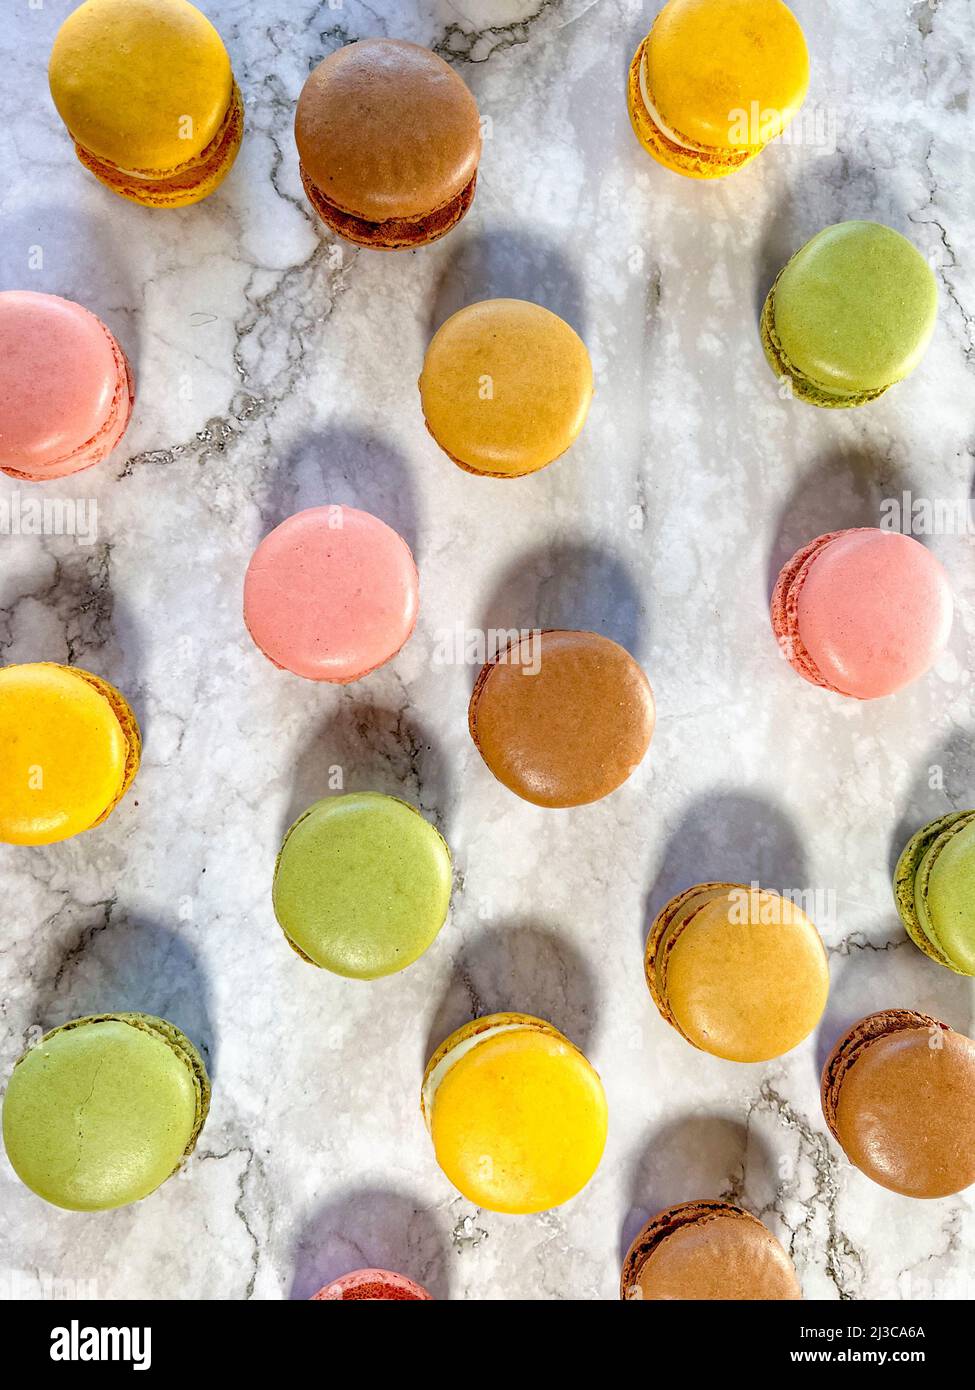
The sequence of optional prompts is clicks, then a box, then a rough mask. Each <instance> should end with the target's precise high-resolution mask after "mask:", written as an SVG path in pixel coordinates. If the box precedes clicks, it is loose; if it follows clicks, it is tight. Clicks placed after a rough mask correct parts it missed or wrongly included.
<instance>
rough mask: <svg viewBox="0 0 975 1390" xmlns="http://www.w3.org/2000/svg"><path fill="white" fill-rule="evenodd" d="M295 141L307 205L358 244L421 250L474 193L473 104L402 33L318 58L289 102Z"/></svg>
mask: <svg viewBox="0 0 975 1390" xmlns="http://www.w3.org/2000/svg"><path fill="white" fill-rule="evenodd" d="M295 142H296V143H297V146H298V157H299V160H300V164H301V180H302V183H303V185H304V189H305V192H306V194H307V195H308V199H309V201H310V202H311V204H312V206H313V207H314V209H315V211H316V212H317V213H318V215H319V217H321V219H322V221H323V222H325V223H326V224H327V225H328V226H329V227H331V229H332V230H333V231H335V232H338V233H339V235H340V236H343V237H345V239H346V240H347V241H352V242H356V243H357V244H358V245H361V246H371V247H373V248H375V249H377V250H381V251H392V250H397V249H408V248H411V247H417V246H425V245H427V243H429V242H431V241H436V240H437V239H438V237H441V236H443V235H444V234H445V233H446V232H449V231H450V229H451V228H452V227H454V226H456V224H457V223H458V222H459V221H460V219H461V218H462V217H463V216H464V214H465V213H466V212H467V209H468V208H469V207H470V205H471V202H472V201H473V198H474V187H475V184H476V182H477V165H478V161H479V159H480V157H481V124H480V117H479V115H478V110H477V104H476V102H475V101H474V98H473V96H472V95H471V93H470V90H469V89H468V87H467V86H466V84H465V83H464V81H463V79H462V78H460V77H459V76H458V75H457V73H456V72H454V70H453V68H451V67H449V66H448V64H447V63H445V62H444V60H443V59H442V58H438V57H437V55H436V54H435V53H431V52H430V50H429V49H427V48H421V47H420V46H419V45H418V44H415V43H407V42H406V41H405V40H404V39H360V40H359V42H358V43H351V44H347V45H346V46H345V47H344V48H340V49H338V50H337V51H336V52H335V53H332V54H330V55H329V57H327V58H326V59H325V60H324V62H322V63H319V65H318V67H317V68H315V70H314V72H312V73H311V75H310V76H309V77H308V79H307V81H306V82H305V85H304V87H303V88H302V91H301V96H300V97H299V98H298V108H297V111H296V112H295Z"/></svg>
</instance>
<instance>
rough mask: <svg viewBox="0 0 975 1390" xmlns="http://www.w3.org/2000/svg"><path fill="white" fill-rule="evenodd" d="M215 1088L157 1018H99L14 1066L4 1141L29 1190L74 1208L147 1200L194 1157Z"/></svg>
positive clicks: (183, 1040)
mask: <svg viewBox="0 0 975 1390" xmlns="http://www.w3.org/2000/svg"><path fill="white" fill-rule="evenodd" d="M209 1106H210V1082H209V1079H208V1077H207V1073H206V1067H205V1066H204V1064H203V1059H202V1058H201V1056H200V1054H199V1052H197V1050H196V1048H195V1047H194V1046H193V1044H192V1043H191V1042H190V1040H189V1038H187V1037H186V1035H185V1034H184V1033H181V1032H180V1030H179V1029H178V1028H176V1027H175V1026H174V1025H173V1024H172V1023H167V1022H166V1021H165V1019H161V1018H154V1017H153V1016H152V1015H151V1014H138V1013H119V1014H93V1015H91V1016H90V1017H88V1018H76V1019H73V1020H72V1022H70V1023H64V1024H62V1025H61V1026H60V1027H59V1028H54V1029H53V1030H52V1031H51V1032H50V1033H45V1035H44V1037H43V1038H41V1040H40V1042H39V1043H37V1044H36V1045H35V1046H34V1047H32V1048H31V1049H30V1050H29V1051H28V1052H25V1053H24V1055H23V1056H22V1057H21V1058H20V1059H19V1060H18V1061H17V1062H16V1064H15V1066H14V1069H13V1072H12V1073H11V1075H10V1079H9V1080H8V1082H7V1092H6V1095H5V1096H4V1101H3V1142H4V1146H5V1147H6V1150H7V1157H8V1158H9V1159H10V1163H11V1165H12V1167H13V1169H14V1172H15V1173H16V1174H17V1176H18V1177H19V1178H20V1180H21V1182H23V1183H25V1184H26V1185H27V1186H28V1187H29V1188H30V1189H31V1191H32V1192H36V1193H37V1195H38V1196H39V1197H43V1198H44V1200H45V1201H46V1202H51V1203H53V1204H54V1206H57V1207H67V1208H68V1209H69V1210H70V1211H105V1210H107V1209H108V1208H110V1207H124V1206H127V1205H128V1203H130V1202H138V1201H141V1199H142V1198H143V1197H148V1195H149V1193H150V1192H155V1190H156V1188H157V1187H159V1186H160V1184H161V1183H164V1182H165V1181H166V1179H167V1178H169V1177H171V1176H172V1175H173V1173H175V1171H176V1170H177V1168H179V1166H180V1164H181V1163H182V1161H183V1159H184V1158H186V1157H187V1155H188V1154H190V1153H192V1151H193V1147H194V1145H195V1144H196V1140H197V1136H198V1135H199V1132H200V1130H201V1128H202V1126H203V1122H204V1120H205V1119H206V1115H207V1110H208V1109H209Z"/></svg>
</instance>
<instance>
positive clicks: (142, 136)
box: [48, 0, 242, 206]
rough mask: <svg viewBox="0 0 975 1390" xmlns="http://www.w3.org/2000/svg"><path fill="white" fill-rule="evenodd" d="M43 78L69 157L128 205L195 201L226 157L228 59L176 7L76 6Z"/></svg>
mask: <svg viewBox="0 0 975 1390" xmlns="http://www.w3.org/2000/svg"><path fill="white" fill-rule="evenodd" d="M48 76H49V80H50V85H51V95H52V97H53V99H54V104H55V106H56V107H57V109H58V113H59V115H60V116H61V119H62V120H63V121H64V124H65V125H66V126H67V128H68V132H69V134H70V135H71V137H72V139H73V140H74V141H75V144H76V146H77V153H78V157H79V159H80V160H81V161H82V163H83V164H85V165H86V167H88V168H89V169H90V170H91V172H92V173H94V174H95V175H96V177H97V178H99V179H101V181H102V182H103V183H106V184H107V185H108V186H109V187H110V188H112V190H113V191H114V192H117V193H120V194H121V195H122V196H123V197H127V198H129V199H131V200H132V201H135V202H139V203H144V204H145V205H147V206H161V205H166V206H183V205H184V204H186V203H192V202H196V201H198V200H199V199H200V198H201V197H205V196H206V195H207V194H208V193H210V192H212V191H213V189H214V188H215V187H216V186H217V184H218V183H219V182H220V181H221V180H222V179H223V177H224V175H225V174H226V173H227V171H228V170H229V168H230V166H231V164H232V163H233V161H234V158H235V157H236V154H237V150H238V148H239V145H240V136H241V132H242V108H241V105H240V93H239V92H238V91H237V88H236V84H235V83H234V80H233V73H232V71H231V67H230V58H229V56H228V54H227V50H226V48H225V47H224V44H223V40H222V39H221V38H220V35H219V34H218V33H217V31H216V29H215V28H214V27H213V25H212V24H211V23H210V21H209V20H208V19H207V18H206V16H205V15H204V14H202V13H201V12H200V11H199V10H198V9H196V8H195V6H193V5H190V4H188V3H186V0H86V3H85V4H83V5H81V6H79V8H78V9H76V10H74V11H73V12H72V13H71V14H70V15H69V16H68V17H67V19H66V20H65V21H64V23H63V24H62V26H61V28H60V29H59V31H58V34H57V37H56V39H55V41H54V47H53V49H52V52H51V59H50V63H49V67H48ZM167 181H171V182H170V183H169V186H168V187H167V186H166V184H167Z"/></svg>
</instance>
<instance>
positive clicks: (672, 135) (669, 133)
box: [640, 49, 710, 154]
mask: <svg viewBox="0 0 975 1390" xmlns="http://www.w3.org/2000/svg"><path fill="white" fill-rule="evenodd" d="M640 95H641V97H642V98H643V104H644V106H645V107H646V108H647V115H648V116H649V117H650V119H651V120H652V121H653V123H654V125H655V126H656V127H657V129H658V130H659V131H661V132H662V133H663V134H664V135H665V136H666V137H667V139H668V140H669V141H670V142H671V144H672V145H678V146H679V147H680V148H681V149H682V150H687V151H688V153H690V154H708V153H710V151H709V150H708V148H707V146H706V145H689V144H688V143H687V139H686V137H684V136H681V135H678V134H677V132H676V131H675V130H671V128H670V126H669V125H667V123H666V121H665V120H664V119H663V117H662V116H661V114H660V112H659V111H658V110H657V108H656V107H655V106H654V104H653V102H652V101H651V100H650V92H649V89H648V87H647V53H646V50H645V49H644V53H643V57H642V59H641V60H640Z"/></svg>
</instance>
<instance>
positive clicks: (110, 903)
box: [51, 893, 118, 994]
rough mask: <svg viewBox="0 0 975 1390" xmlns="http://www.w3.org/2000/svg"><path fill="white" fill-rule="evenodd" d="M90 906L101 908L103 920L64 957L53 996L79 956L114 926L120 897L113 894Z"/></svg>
mask: <svg viewBox="0 0 975 1390" xmlns="http://www.w3.org/2000/svg"><path fill="white" fill-rule="evenodd" d="M66 906H67V904H66V903H65V904H62V906H61V907H60V908H58V911H57V912H56V913H55V914H54V916H55V917H57V916H58V915H59V914H60V913H61V912H62V911H63V910H64V908H65V907H66ZM89 906H91V907H96V908H101V919H100V920H99V921H97V922H93V923H92V924H91V926H88V927H85V928H84V929H83V930H82V932H81V935H80V936H79V937H78V940H77V941H76V942H75V944H74V945H73V946H72V947H71V950H70V951H68V952H67V954H66V955H65V956H64V959H63V960H62V961H61V964H60V965H59V966H58V971H57V974H56V975H55V977H54V981H53V984H52V986H51V992H52V994H56V993H57V991H58V989H59V988H60V986H61V981H62V980H63V979H64V977H65V975H66V974H67V973H68V971H69V970H70V969H71V968H72V966H73V965H74V963H75V961H76V960H77V959H78V958H79V956H82V955H83V954H84V953H85V951H87V949H88V947H89V946H90V945H91V943H92V942H93V941H94V939H95V937H96V936H101V934H102V932H105V931H108V929H109V927H110V926H111V925H112V916H113V914H114V912H115V909H116V907H117V906H118V895H117V894H115V893H113V894H112V896H111V897H110V898H104V899H102V900H101V901H100V902H95V903H91V904H89Z"/></svg>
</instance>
